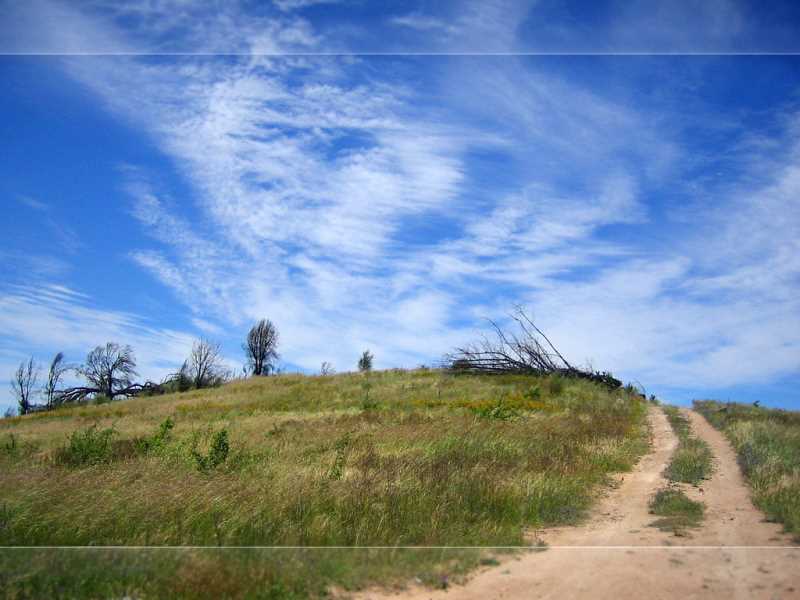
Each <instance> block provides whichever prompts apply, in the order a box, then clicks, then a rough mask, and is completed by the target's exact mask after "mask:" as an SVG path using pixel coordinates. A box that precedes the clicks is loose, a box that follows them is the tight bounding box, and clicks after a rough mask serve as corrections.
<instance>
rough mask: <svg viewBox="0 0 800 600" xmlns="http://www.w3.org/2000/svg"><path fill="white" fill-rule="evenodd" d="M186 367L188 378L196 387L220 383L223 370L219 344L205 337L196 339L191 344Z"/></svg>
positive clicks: (223, 374)
mask: <svg viewBox="0 0 800 600" xmlns="http://www.w3.org/2000/svg"><path fill="white" fill-rule="evenodd" d="M187 369H188V375H189V378H190V379H191V381H192V384H193V385H194V387H195V388H197V389H201V388H204V387H212V386H215V385H219V384H220V383H222V382H223V381H224V380H225V372H224V368H223V365H222V351H221V349H220V345H219V344H218V343H215V342H210V341H209V340H206V339H200V340H197V341H196V342H195V343H194V344H193V345H192V353H191V354H190V355H189V360H188V361H187Z"/></svg>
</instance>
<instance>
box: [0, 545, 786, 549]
mask: <svg viewBox="0 0 800 600" xmlns="http://www.w3.org/2000/svg"><path fill="white" fill-rule="evenodd" d="M199 549H202V550H800V546H655V545H654V546H547V545H545V546H0V550H199Z"/></svg>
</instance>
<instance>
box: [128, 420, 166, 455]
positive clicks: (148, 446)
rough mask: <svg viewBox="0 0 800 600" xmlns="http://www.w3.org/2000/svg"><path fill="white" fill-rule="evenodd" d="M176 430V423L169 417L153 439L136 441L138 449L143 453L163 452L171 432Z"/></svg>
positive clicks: (162, 423)
mask: <svg viewBox="0 0 800 600" xmlns="http://www.w3.org/2000/svg"><path fill="white" fill-rule="evenodd" d="M174 428H175V421H174V420H173V419H172V417H167V418H166V419H164V420H163V421H162V422H161V424H160V425H159V426H158V431H157V432H156V433H155V434H153V435H152V436H151V437H145V438H140V439H138V440H136V449H137V450H138V451H139V452H140V453H142V454H147V453H148V452H156V451H158V450H161V449H162V448H163V447H164V446H165V445H166V444H167V442H168V441H169V439H170V436H171V432H172V430H173V429H174Z"/></svg>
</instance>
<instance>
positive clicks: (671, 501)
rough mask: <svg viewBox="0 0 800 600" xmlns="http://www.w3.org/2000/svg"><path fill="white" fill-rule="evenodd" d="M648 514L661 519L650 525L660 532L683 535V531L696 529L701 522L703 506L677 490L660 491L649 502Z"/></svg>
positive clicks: (703, 511)
mask: <svg viewBox="0 0 800 600" xmlns="http://www.w3.org/2000/svg"><path fill="white" fill-rule="evenodd" d="M650 512H651V513H652V514H654V515H658V516H660V517H661V518H660V519H658V520H657V521H655V522H654V523H652V526H653V527H658V528H659V529H661V530H662V531H669V532H672V533H674V534H675V535H685V531H686V530H687V529H690V528H692V527H698V526H699V525H700V523H701V522H702V520H703V515H704V513H705V506H703V504H702V503H701V502H695V501H694V500H691V499H689V498H688V497H687V496H686V494H685V493H683V492H682V491H681V490H679V489H677V488H667V489H663V490H660V491H659V492H658V493H656V495H655V496H654V497H653V499H652V500H651V501H650Z"/></svg>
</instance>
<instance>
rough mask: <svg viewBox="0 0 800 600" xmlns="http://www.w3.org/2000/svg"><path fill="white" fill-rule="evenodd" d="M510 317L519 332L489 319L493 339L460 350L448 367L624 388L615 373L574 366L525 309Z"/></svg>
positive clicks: (447, 359)
mask: <svg viewBox="0 0 800 600" xmlns="http://www.w3.org/2000/svg"><path fill="white" fill-rule="evenodd" d="M510 316H511V318H512V319H513V321H514V322H515V323H516V325H517V329H518V331H516V332H515V331H507V330H504V329H503V328H502V327H500V326H499V325H498V324H497V323H496V322H495V321H492V320H491V319H489V323H490V325H491V327H492V329H493V330H494V336H493V338H489V337H487V336H484V337H483V338H482V339H481V340H480V341H478V342H476V343H473V344H469V345H467V346H463V347H460V348H456V349H455V351H454V352H453V353H451V354H449V355H447V356H446V357H445V365H446V367H447V368H448V369H450V370H451V371H452V372H454V373H483V374H503V373H519V374H528V375H550V374H558V375H562V376H564V377H574V378H579V379H588V380H591V381H595V382H597V383H600V384H603V385H605V386H606V387H608V388H609V389H616V388H618V387H620V386H621V385H622V382H621V381H620V380H618V379H616V378H615V377H614V376H613V375H611V373H608V372H605V371H602V372H601V371H594V370H592V369H582V368H579V367H576V366H574V365H572V364H570V363H569V362H568V361H567V359H566V358H564V356H563V354H561V352H559V351H558V349H557V348H556V347H555V345H554V344H553V343H552V342H551V341H550V339H549V338H548V337H547V336H546V335H545V334H544V332H543V331H542V330H541V329H539V328H538V327H537V326H536V324H535V323H534V322H533V321H532V320H531V319H530V318H529V317H528V315H527V314H526V313H525V311H524V310H523V309H522V307H520V306H517V307H515V310H514V312H513V313H512V314H511V315H510Z"/></svg>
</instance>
